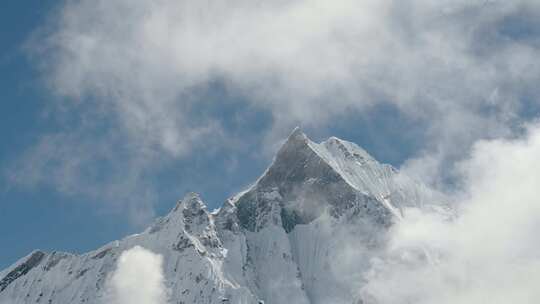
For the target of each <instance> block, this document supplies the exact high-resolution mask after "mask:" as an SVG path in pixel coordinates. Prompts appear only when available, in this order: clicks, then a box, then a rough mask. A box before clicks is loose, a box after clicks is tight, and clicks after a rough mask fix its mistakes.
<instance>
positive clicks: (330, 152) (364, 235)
mask: <svg viewBox="0 0 540 304" xmlns="http://www.w3.org/2000/svg"><path fill="white" fill-rule="evenodd" d="M441 201H442V197H441V196H440V195H439V194H437V193H434V192H432V191H430V190H428V189H427V188H426V187H424V186H422V185H421V184H418V183H416V182H415V181H413V180H411V179H409V178H407V177H405V176H403V175H402V174H399V173H398V172H397V170H395V169H394V168H392V167H391V166H388V165H383V164H379V163H378V162H377V161H376V160H374V159H373V158H372V157H371V156H370V155H368V153H367V152H366V151H364V150H363V149H361V148H360V147H358V146H356V145H355V144H353V143H350V142H346V141H343V140H340V139H337V138H330V139H328V140H326V141H324V142H322V143H320V144H317V143H314V142H312V141H311V140H309V139H308V138H307V137H306V136H305V135H304V134H303V133H302V132H301V131H300V130H299V129H295V130H294V131H293V133H292V134H291V135H290V136H289V138H288V139H287V141H286V142H285V144H284V145H283V146H282V147H281V149H280V150H279V152H278V153H277V155H276V157H275V159H274V161H273V162H272V164H271V165H270V167H269V168H268V169H267V170H266V172H265V173H264V174H263V175H262V176H261V177H260V178H259V179H258V180H257V181H256V183H255V184H253V186H251V187H250V188H249V189H248V190H246V191H244V192H242V193H240V194H238V195H236V196H234V197H232V198H231V199H229V200H227V201H226V202H225V203H224V205H223V206H222V208H220V209H219V210H217V211H215V212H213V213H210V212H208V210H207V209H206V206H205V205H204V203H203V202H202V200H201V199H200V197H199V196H198V195H196V194H188V195H187V196H186V197H185V198H184V199H183V200H181V201H180V202H179V203H178V204H177V205H176V207H175V208H174V209H173V210H172V211H171V212H170V213H169V214H168V215H166V216H165V217H163V218H160V219H158V220H157V221H156V222H155V223H154V224H153V225H152V226H151V227H149V228H148V229H147V230H145V231H144V232H143V233H141V234H138V235H133V236H129V237H127V238H125V239H123V240H121V241H115V242H112V243H110V244H107V245H105V246H103V247H102V248H100V249H98V250H96V251H93V252H89V253H86V254H83V255H74V254H69V253H60V252H52V253H44V252H41V251H35V252H33V253H32V254H30V255H29V256H27V257H25V258H23V259H21V260H20V261H18V262H17V263H15V264H14V265H13V266H11V267H10V268H8V269H6V270H4V271H2V272H1V273H0V303H1V304H4V303H6V304H8V303H9V304H22V303H25V304H26V303H50V304H53V303H57V304H67V303H89V304H94V303H103V297H104V295H105V292H106V291H105V282H106V280H107V277H108V275H109V274H110V273H111V272H112V271H113V270H114V269H115V263H116V260H117V258H118V256H119V255H120V254H121V253H122V252H123V251H124V250H126V249H129V248H132V247H133V246H136V245H140V246H143V247H145V248H147V249H150V250H152V251H154V252H156V253H159V254H161V255H163V258H164V272H165V277H166V284H167V287H168V288H169V289H170V291H171V301H170V302H171V303H178V304H179V303H212V304H213V303H265V304H281V303H294V304H303V303H306V304H307V303H310V304H315V303H321V304H322V303H336V304H338V303H349V304H350V303H362V302H361V301H362V300H361V299H360V298H359V295H358V294H357V293H356V292H357V291H358V290H360V287H361V286H362V284H363V281H362V280H363V272H364V271H365V270H366V269H367V268H368V266H369V262H370V259H371V258H373V257H374V256H377V254H378V252H379V250H381V248H382V246H384V244H385V241H386V237H387V235H386V232H387V230H388V227H390V226H391V225H392V223H393V222H394V221H395V220H398V219H399V217H400V216H401V210H402V208H404V207H407V206H420V207H422V208H435V209H444V205H442V204H440V202H441Z"/></svg>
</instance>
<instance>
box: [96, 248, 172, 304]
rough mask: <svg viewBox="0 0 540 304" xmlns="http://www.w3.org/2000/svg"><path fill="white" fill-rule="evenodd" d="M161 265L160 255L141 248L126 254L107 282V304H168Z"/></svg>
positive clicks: (130, 250)
mask: <svg viewBox="0 0 540 304" xmlns="http://www.w3.org/2000/svg"><path fill="white" fill-rule="evenodd" d="M162 264H163V258H162V256H161V255H158V254H155V253H153V252H152V251H149V250H147V249H144V248H142V247H139V246H136V247H133V248H131V249H129V250H126V251H124V252H123V253H122V255H120V257H119V258H118V264H117V269H116V270H115V271H114V272H113V273H112V275H111V276H110V278H109V279H108V281H107V288H108V291H109V292H108V295H107V297H106V298H107V300H106V301H107V303H106V304H165V303H167V289H166V287H165V282H164V276H163V269H162V267H163V265H162Z"/></svg>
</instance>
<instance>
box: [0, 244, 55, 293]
mask: <svg viewBox="0 0 540 304" xmlns="http://www.w3.org/2000/svg"><path fill="white" fill-rule="evenodd" d="M44 257H45V253H44V252H41V251H36V252H34V253H32V254H31V255H30V257H29V258H28V259H27V260H26V261H25V262H23V263H22V264H20V265H19V266H17V267H15V269H13V270H12V271H10V272H9V273H8V274H7V275H6V276H5V277H4V278H3V279H2V280H1V281H0V292H2V291H4V289H6V288H7V287H8V285H9V284H11V283H13V282H14V281H15V280H17V279H18V278H20V277H22V276H24V275H26V274H27V273H28V272H29V271H30V270H32V269H33V268H34V267H36V266H37V265H39V263H41V261H42V260H43V258H44Z"/></svg>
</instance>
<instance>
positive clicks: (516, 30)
mask: <svg viewBox="0 0 540 304" xmlns="http://www.w3.org/2000/svg"><path fill="white" fill-rule="evenodd" d="M465 2H466V1H465ZM465 2H463V1H450V2H448V3H446V2H444V3H442V4H440V5H439V4H426V3H424V2H422V1H411V2H410V3H409V4H408V5H407V4H399V3H383V4H380V3H378V2H376V1H365V3H361V4H359V2H358V3H357V2H355V1H338V4H339V5H338V4H336V5H335V6H333V5H332V4H328V3H325V2H320V1H293V2H291V4H283V3H277V2H276V3H274V2H272V1H268V2H265V4H264V5H261V6H259V7H253V6H251V5H249V4H248V3H247V2H246V1H240V0H236V1H233V2H231V3H229V5H228V6H226V7H222V5H223V4H222V3H221V2H219V1H213V2H208V3H206V4H193V3H192V4H191V5H188V3H189V1H173V0H167V1H162V3H161V4H160V5H159V6H156V5H151V1H138V2H137V3H136V4H133V3H130V2H129V1H126V0H110V1H105V0H100V1H89V0H88V1H87V0H83V1H67V2H64V1H58V0H55V1H53V0H47V1H25V2H24V3H21V1H13V0H8V1H4V2H2V4H0V17H1V18H0V22H1V23H2V26H1V29H0V31H1V33H2V35H1V36H0V37H1V42H0V46H1V47H0V51H1V53H0V68H1V70H2V73H1V75H0V77H1V81H0V86H1V88H0V89H1V91H2V95H1V97H2V102H1V103H0V107H1V111H0V115H1V119H0V126H1V128H0V134H1V136H0V138H2V145H1V146H0V165H1V168H0V169H1V172H2V183H1V185H2V187H1V188H0V242H1V244H2V250H0V268H4V267H6V266H8V265H10V264H11V263H13V262H14V261H15V260H16V259H18V258H20V257H21V256H23V255H25V254H27V253H28V252H30V251H31V250H32V249H35V248H40V249H44V250H62V251H73V252H84V251H86V250H90V249H93V248H96V247H97V246H100V245H101V244H104V243H106V242H108V241H111V240H114V239H117V238H120V237H122V236H125V235H126V234H128V233H133V232H136V231H138V230H141V229H142V228H143V227H144V226H145V225H147V224H148V223H149V222H150V221H151V220H152V218H154V217H155V216H158V215H163V214H164V213H166V212H167V210H169V209H170V208H171V207H172V206H173V205H174V203H175V202H176V200H178V199H180V198H181V197H182V196H183V195H184V194H185V193H186V192H187V191H196V192H200V193H201V194H202V197H203V199H205V200H206V201H207V203H208V205H209V207H210V208H216V207H219V205H220V204H221V203H222V202H223V201H224V200H225V199H226V198H227V197H228V196H229V195H232V194H234V193H235V192H236V191H239V190H241V189H242V188H244V187H245V186H247V185H248V184H249V183H250V182H252V181H253V180H255V179H256V178H257V177H258V176H259V174H261V173H262V172H263V170H264V168H265V167H266V166H267V165H268V164H269V162H270V160H271V158H272V155H273V153H274V152H275V150H276V149H277V148H278V147H279V144H280V142H281V141H282V140H283V138H284V137H285V136H286V135H287V134H288V132H290V130H291V129H292V128H293V127H294V126H296V125H300V126H302V128H303V129H304V131H305V132H306V133H307V134H308V135H309V136H310V137H311V138H313V139H314V140H322V139H324V138H326V137H328V136H331V135H334V136H338V137H340V138H343V139H347V140H350V141H353V142H356V143H358V144H359V145H361V146H362V147H364V148H365V149H366V150H368V151H369V152H370V153H371V154H372V155H373V156H375V157H376V158H377V159H379V160H380V161H382V162H387V163H391V164H393V165H395V166H396V167H400V168H401V169H403V170H404V171H406V172H408V173H409V174H411V175H413V176H415V177H417V178H420V179H423V180H424V181H425V182H426V183H428V184H431V185H433V186H434V187H439V188H441V189H443V190H444V189H445V188H447V187H449V186H451V182H449V181H451V180H452V172H453V170H454V164H455V163H457V162H459V160H460V159H463V158H464V157H466V156H467V155H468V154H469V151H470V148H471V147H472V146H473V145H474V144H475V143H476V142H478V141H479V140H482V139H490V138H507V137H515V136H519V135H520V134H521V132H522V127H523V124H526V123H528V122H531V121H533V120H535V119H536V117H537V113H538V108H539V107H538V105H539V103H538V102H537V98H538V96H539V91H538V90H539V89H538V86H537V83H538V81H539V80H540V66H539V65H540V64H539V63H538V62H537V60H536V58H539V57H538V55H540V50H539V49H540V25H539V24H538V21H537V20H539V19H538V17H539V16H540V10H539V7H538V5H537V4H536V3H534V1H517V2H516V3H513V4H505V3H503V2H500V1H492V2H485V1H472V2H470V3H465ZM325 6H328V7H325ZM321 8H323V9H322V10H319V9H321ZM201 14H202V15H201ZM237 14H240V15H241V16H243V18H241V19H238V18H237V17H236V16H237ZM194 16H203V17H204V18H195V17H194ZM360 21H361V22H360ZM328 29H331V30H328ZM374 33H375V34H374Z"/></svg>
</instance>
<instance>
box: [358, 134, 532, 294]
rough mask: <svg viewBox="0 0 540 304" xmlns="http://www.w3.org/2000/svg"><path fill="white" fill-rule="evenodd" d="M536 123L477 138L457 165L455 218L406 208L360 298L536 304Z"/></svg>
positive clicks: (374, 264)
mask: <svg viewBox="0 0 540 304" xmlns="http://www.w3.org/2000/svg"><path fill="white" fill-rule="evenodd" d="M538 155H540V127H539V126H535V127H530V128H529V130H528V135H527V136H526V138H525V139H519V140H495V141H484V142H480V143H477V144H476V146H475V148H474V149H473V152H472V154H471V157H470V159H469V160H467V161H466V162H464V163H462V166H461V173H462V174H463V181H464V185H466V186H464V194H461V195H460V198H459V201H460V202H461V203H460V204H459V205H458V208H459V211H458V215H457V217H456V218H454V219H443V218H441V217H437V216H435V215H430V214H426V213H425V212H420V211H419V210H409V212H407V213H406V216H405V218H404V220H403V221H401V222H400V223H398V224H397V225H396V226H395V231H394V234H393V240H392V242H391V244H390V245H389V249H388V256H387V257H386V259H380V260H376V261H374V263H373V269H372V271H371V272H370V273H369V275H368V284H367V286H366V287H365V288H364V289H363V292H364V296H365V297H367V298H370V299H371V300H372V301H373V302H375V303H378V304H394V303H396V304H397V303H416V304H429V303H442V304H446V303H448V304H450V303H452V304H456V303H457V304H461V303H463V304H469V303H470V304H473V303H524V304H527V303H539V302H540V289H539V288H538V284H540V245H539V242H538V241H539V239H540V238H539V236H538V231H540V199H539V197H538V185H539V181H540V163H539V162H538Z"/></svg>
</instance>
